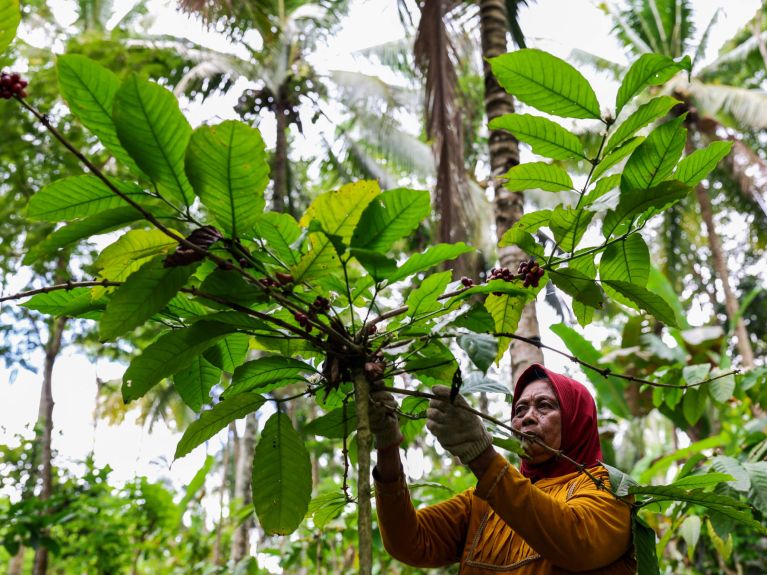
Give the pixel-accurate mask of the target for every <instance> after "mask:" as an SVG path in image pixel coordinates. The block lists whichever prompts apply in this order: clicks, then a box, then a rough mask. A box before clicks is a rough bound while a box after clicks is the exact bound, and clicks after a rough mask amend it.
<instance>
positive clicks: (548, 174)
mask: <svg viewBox="0 0 767 575" xmlns="http://www.w3.org/2000/svg"><path fill="white" fill-rule="evenodd" d="M503 177H504V178H506V183H505V184H504V186H503V187H504V188H506V189H507V190H509V191H510V192H520V191H524V190H534V189H538V190H544V191H546V192H565V191H567V190H572V189H573V180H572V179H571V178H570V175H569V174H568V173H567V172H566V171H564V170H563V169H562V168H560V167H559V166H552V165H551V164H547V163H545V162H530V163H528V164H520V165H518V166H514V167H513V168H511V169H510V170H509V171H508V172H506V174H504V176H503Z"/></svg>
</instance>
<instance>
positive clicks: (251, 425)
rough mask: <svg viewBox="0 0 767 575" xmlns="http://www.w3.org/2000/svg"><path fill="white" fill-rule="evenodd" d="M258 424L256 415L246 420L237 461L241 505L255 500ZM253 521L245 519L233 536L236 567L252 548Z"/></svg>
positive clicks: (236, 485)
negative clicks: (250, 547)
mask: <svg viewBox="0 0 767 575" xmlns="http://www.w3.org/2000/svg"><path fill="white" fill-rule="evenodd" d="M257 431H258V422H257V420H256V414H255V413H251V414H249V415H248V416H247V417H246V418H245V431H244V432H243V434H242V437H241V438H240V449H239V453H238V455H239V458H238V459H237V467H236V475H235V479H234V498H235V501H237V502H238V503H239V504H241V505H250V503H251V501H252V500H253V498H252V495H251V491H250V486H251V473H252V469H253V453H254V452H255V448H256V432H257ZM252 522H253V520H252V518H251V517H250V516H248V518H247V519H245V520H244V521H243V522H242V523H241V524H240V525H238V526H237V528H236V529H235V531H234V534H233V535H232V549H231V554H230V557H229V558H230V559H231V561H232V563H233V564H234V565H236V564H237V563H238V562H239V561H241V560H242V559H244V558H245V556H246V555H247V554H248V549H249V546H250V528H251V524H252Z"/></svg>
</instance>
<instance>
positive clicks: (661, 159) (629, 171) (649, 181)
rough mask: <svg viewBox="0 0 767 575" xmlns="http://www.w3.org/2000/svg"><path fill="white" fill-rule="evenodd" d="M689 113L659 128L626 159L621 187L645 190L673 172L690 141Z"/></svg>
mask: <svg viewBox="0 0 767 575" xmlns="http://www.w3.org/2000/svg"><path fill="white" fill-rule="evenodd" d="M685 118H686V114H682V115H681V116H679V117H678V118H675V119H673V120H670V121H668V122H666V123H665V124H662V125H660V126H658V127H657V128H655V129H654V130H653V131H652V132H650V135H649V136H647V139H645V141H644V142H642V144H641V145H640V146H639V147H637V149H636V150H635V151H634V153H633V154H631V157H630V158H629V159H628V162H626V167H625V168H624V169H623V177H622V178H621V190H626V191H633V190H645V189H647V188H652V187H655V186H657V185H658V184H660V183H661V182H662V181H663V180H665V179H666V177H667V176H669V175H670V174H671V172H672V171H673V169H674V166H676V163H677V160H679V157H680V156H681V155H682V151H683V150H684V145H685V142H686V141H687V128H685V127H684V120H685Z"/></svg>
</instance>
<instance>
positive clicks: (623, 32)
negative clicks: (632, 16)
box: [601, 2, 653, 54]
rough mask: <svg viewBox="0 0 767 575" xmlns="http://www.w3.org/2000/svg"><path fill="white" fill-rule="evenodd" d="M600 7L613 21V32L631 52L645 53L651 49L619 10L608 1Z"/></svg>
mask: <svg viewBox="0 0 767 575" xmlns="http://www.w3.org/2000/svg"><path fill="white" fill-rule="evenodd" d="M601 8H602V9H603V10H604V11H605V12H606V13H607V15H608V16H610V17H611V18H612V19H613V22H615V28H614V30H615V32H616V33H617V34H618V36H619V37H622V38H623V39H624V41H625V42H626V44H627V45H628V47H629V50H630V51H631V52H633V53H635V54H647V53H649V52H652V51H653V49H652V48H651V47H650V46H649V45H648V44H647V42H645V41H644V40H643V39H642V37H641V36H640V35H639V34H638V33H637V31H636V30H635V29H634V28H632V26H631V25H630V23H629V22H628V21H627V20H626V18H624V16H623V13H622V12H621V11H620V10H618V9H617V8H615V7H614V6H612V4H610V3H608V2H605V3H604V4H602V5H601Z"/></svg>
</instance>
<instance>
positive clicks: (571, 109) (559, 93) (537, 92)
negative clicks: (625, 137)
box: [490, 49, 600, 119]
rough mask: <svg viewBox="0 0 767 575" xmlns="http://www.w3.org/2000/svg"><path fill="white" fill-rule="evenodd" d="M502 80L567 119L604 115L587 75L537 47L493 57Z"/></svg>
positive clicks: (538, 106)
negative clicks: (584, 75) (601, 112)
mask: <svg viewBox="0 0 767 575" xmlns="http://www.w3.org/2000/svg"><path fill="white" fill-rule="evenodd" d="M490 66H491V68H492V70H493V74H494V75H495V77H496V78H497V79H498V83H499V84H500V85H501V86H503V88H504V89H505V90H506V91H507V92H509V93H510V94H511V95H513V96H515V97H516V98H518V99H519V100H521V101H522V102H524V103H525V104H528V105H529V106H532V107H534V108H536V109H538V110H540V111H541V112H545V113H547V114H553V115H555V116H563V117H565V118H595V119H599V118H600V108H599V101H598V100H597V97H596V94H594V90H593V89H592V88H591V86H590V85H589V83H588V81H587V80H586V78H584V77H583V76H582V75H581V73H580V72H578V71H577V70H576V69H575V68H573V67H572V66H571V65H570V64H568V63H567V62H565V61H564V60H560V59H559V58H557V57H556V56H552V55H551V54H548V53H546V52H543V51H541V50H535V49H525V50H517V51H515V52H510V53H508V54H504V55H502V56H498V57H497V58H492V59H491V60H490Z"/></svg>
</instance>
